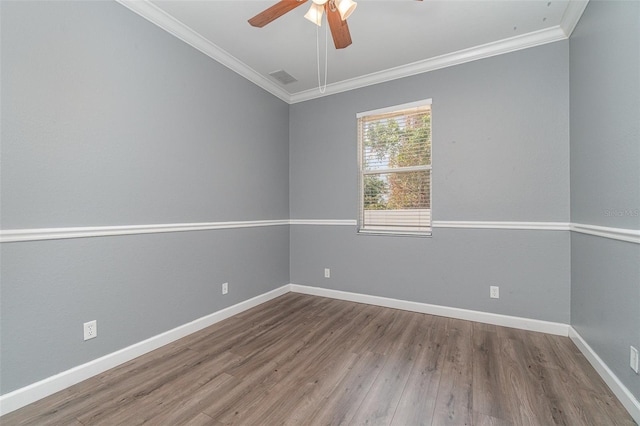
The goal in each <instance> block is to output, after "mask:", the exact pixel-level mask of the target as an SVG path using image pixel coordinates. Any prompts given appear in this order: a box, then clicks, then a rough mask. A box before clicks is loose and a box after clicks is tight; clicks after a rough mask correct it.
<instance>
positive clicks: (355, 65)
mask: <svg viewBox="0 0 640 426" xmlns="http://www.w3.org/2000/svg"><path fill="white" fill-rule="evenodd" d="M117 1H119V2H120V3H122V4H123V5H124V6H126V7H128V8H129V9H131V10H133V11H134V12H136V13H138V14H140V15H142V16H143V17H145V18H147V19H148V20H150V21H151V22H153V23H155V24H157V25H158V26H160V27H162V28H164V29H165V30H167V31H169V32H170V33H172V34H174V35H176V36H177V37H179V38H181V39H182V40H184V41H185V42H187V43H189V44H191V45H192V46H194V47H196V48H197V49H199V50H201V51H202V52H204V53H205V54H207V55H209V56H211V57H213V58H214V59H216V60H218V61H219V62H221V63H222V64H224V65H226V66H228V67H229V68H231V69H233V70H234V71H236V72H238V73H239V74H241V75H243V76H244V77H246V78H248V79H249V80H251V81H253V82H254V83H256V84H258V85H260V86H262V87H263V88H265V89H266V90H268V91H269V92H271V93H273V94H274V95H276V96H278V97H279V98H281V99H283V100H285V101H287V102H289V103H294V102H299V101H303V100H307V99H312V98H315V97H319V96H322V94H320V92H319V90H318V70H317V63H316V42H317V34H319V41H320V55H321V56H320V58H321V61H323V60H324V59H323V58H324V45H325V28H326V27H327V25H326V21H325V22H324V23H323V26H322V28H320V31H319V33H318V32H317V28H318V27H316V26H315V25H314V24H312V23H311V22H309V21H307V20H306V19H304V17H303V15H304V14H305V13H306V11H307V9H308V8H309V5H310V4H311V2H308V3H307V4H303V5H302V6H300V7H298V8H296V9H294V10H292V11H291V12H289V13H287V14H285V15H284V16H282V17H280V18H278V19H276V20H275V21H273V22H271V23H270V24H268V25H267V26H265V27H264V28H254V27H252V26H250V25H249V24H248V23H247V20H248V19H249V18H251V17H253V16H254V15H256V14H258V13H259V12H261V11H262V10H264V9H266V8H268V7H270V6H271V5H273V4H275V3H276V2H277V0H253V1H243V0H229V1H222V0H208V1H203V0H200V1H195V0H117ZM587 1H588V0H470V1H462V0H424V1H413V0H387V1H379V0H378V1H376V0H360V1H358V7H357V8H356V10H355V12H354V13H353V15H351V17H350V18H349V19H348V24H349V30H350V32H351V38H352V40H353V44H352V45H350V46H349V47H347V48H345V49H340V50H336V49H335V48H334V46H333V42H332V39H331V34H329V36H328V37H329V38H328V43H329V48H328V86H327V90H326V93H325V95H326V94H331V93H337V92H341V91H344V90H349V89H352V88H356V87H362V86H366V85H369V84H375V83H379V82H383V81H388V80H391V79H394V78H399V77H404V76H407V75H412V74H416V73H420V72H425V71H429V70H433V69H438V68H443V67H446V66H450V65H455V64H459V63H463V62H468V61H471V60H476V59H481V58H485V57H489V56H494V55H497V54H501V53H506V52H510V51H514V50H518V49H523V48H526V47H531V46H536V45H540V44H544V43H549V42H553V41H557V40H562V39H566V38H567V37H568V36H569V35H570V34H571V31H572V30H573V28H574V27H575V25H576V23H577V22H578V19H580V16H581V15H582V12H583V11H584V8H585V6H586V3H587ZM278 70H285V71H286V72H288V73H289V74H291V75H292V76H293V77H295V78H296V79H297V80H298V81H297V82H294V83H290V84H287V85H282V84H280V83H278V82H277V81H276V80H275V79H273V78H272V77H270V76H269V73H271V72H273V71H278ZM322 72H324V70H322ZM323 82H324V76H323Z"/></svg>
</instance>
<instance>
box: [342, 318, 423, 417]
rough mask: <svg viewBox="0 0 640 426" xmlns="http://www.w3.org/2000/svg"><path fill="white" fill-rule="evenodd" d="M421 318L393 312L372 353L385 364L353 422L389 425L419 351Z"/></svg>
mask: <svg viewBox="0 0 640 426" xmlns="http://www.w3.org/2000/svg"><path fill="white" fill-rule="evenodd" d="M421 319H422V318H421V315H419V314H416V313H414V312H406V311H400V312H398V313H397V315H396V318H395V321H394V323H392V324H391V327H390V328H389V332H388V333H387V334H386V336H385V337H384V338H382V339H380V341H379V345H377V347H376V348H375V350H374V352H377V353H380V354H384V357H385V362H384V365H383V366H382V369H381V370H380V373H378V376H377V377H376V380H375V381H374V383H373V385H372V386H371V388H370V389H369V392H367V396H366V398H365V399H364V400H363V401H362V403H361V405H360V407H359V408H358V411H357V412H356V415H355V417H354V418H353V420H352V421H353V423H355V424H385V425H388V424H391V421H392V419H393V415H394V414H395V412H396V408H397V406H398V402H399V401H400V398H401V396H402V393H403V391H404V388H405V385H406V383H407V381H408V379H409V374H410V372H411V370H412V369H413V367H414V364H415V362H416V358H417V356H418V354H419V352H420V349H421V346H420V342H422V341H424V338H425V331H426V330H425V329H424V328H421V327H420V322H421V321H420V320H421Z"/></svg>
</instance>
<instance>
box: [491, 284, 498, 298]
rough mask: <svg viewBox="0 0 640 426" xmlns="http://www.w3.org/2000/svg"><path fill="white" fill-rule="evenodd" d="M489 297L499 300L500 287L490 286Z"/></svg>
mask: <svg viewBox="0 0 640 426" xmlns="http://www.w3.org/2000/svg"><path fill="white" fill-rule="evenodd" d="M489 297H491V298H492V299H499V298H500V287H498V286H497V285H492V286H490V287H489Z"/></svg>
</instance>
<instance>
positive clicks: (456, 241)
mask: <svg viewBox="0 0 640 426" xmlns="http://www.w3.org/2000/svg"><path fill="white" fill-rule="evenodd" d="M568 48H569V43H568V42H557V43H553V44H548V45H545V46H541V47H536V48H532V49H527V50H523V51H519V52H515V53H511V54H507V55H501V56H498V57H493V58H489V59H485V60H481V61H477V62H472V63H468V64H464V65H459V66H455V67H451V68H446V69H442V70H438V71H433V72H429V73H425V74H421V75H417V76H413V77H409V78H404V79H401V80H396V81H393V82H388V83H385V84H379V85H376V86H370V87H366V88H362V89H358V90H353V91H350V92H345V93H341V94H336V95H333V96H329V97H325V98H320V99H316V100H311V101H307V102H302V103H299V104H294V105H292V106H291V108H290V124H289V126H290V160H289V161H290V168H291V172H290V194H289V197H290V198H289V199H290V214H291V218H293V219H355V218H356V217H357V213H356V212H357V202H358V201H357V200H358V195H357V163H356V155H357V153H356V120H355V116H356V113H358V112H362V111H368V110H372V109H377V108H381V107H386V106H391V105H397V104H402V103H406V102H411V101H416V100H421V99H427V98H431V99H433V129H434V130H433V216H434V220H480V221H539V222H545V221H547V222H568V221H569V84H568V82H569V80H568V79H569V52H568ZM317 117H322V119H321V120H318V119H317ZM569 265H570V238H569V233H568V232H567V231H523V230H463V229H442V228H439V229H435V230H434V232H433V237H432V238H415V237H413V238H412V237H388V236H384V237H383V236H371V235H369V236H362V235H356V230H355V227H348V226H339V227H338V226H336V227H329V226H322V227H321V226H308V225H295V226H292V227H291V280H292V282H293V283H296V284H304V285H314V286H320V287H327V288H333V289H339V290H345V291H354V292H358V293H365V294H371V295H380V296H387V297H394V298H399V299H407V300H412V301H418V302H425V303H434V304H439V305H446V306H452V307H460V308H467V309H476V310H481V311H486V312H494V313H501V314H508V315H515V316H522V317H528V318H536V319H542V320H548V321H558V322H563V323H568V322H569V304H570V302H569V294H570V266H569ZM324 267H330V268H331V274H332V276H331V278H330V279H324V278H322V277H323V268H324ZM490 285H499V286H500V290H501V292H500V294H501V297H500V299H499V300H495V299H489V286H490Z"/></svg>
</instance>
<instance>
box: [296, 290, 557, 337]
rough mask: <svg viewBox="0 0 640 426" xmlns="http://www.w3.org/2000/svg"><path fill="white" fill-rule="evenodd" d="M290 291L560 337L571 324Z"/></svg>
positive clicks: (333, 293)
mask: <svg viewBox="0 0 640 426" xmlns="http://www.w3.org/2000/svg"><path fill="white" fill-rule="evenodd" d="M290 291H292V292H295V293H303V294H310V295H314V296H322V297H330V298H332V299H340V300H347V301H350V302H357V303H366V304H369V305H376V306H384V307H387V308H393V309H402V310H404V311H411V312H420V313H423V314H431V315H438V316H443V317H449V318H457V319H462V320H467V321H475V322H481V323H485V324H494V325H500V326H503V327H512V328H519V329H522V330H530V331H539V332H542V333H548V334H555V335H558V336H568V334H569V325H568V324H562V323H557V322H550V321H542V320H537V319H531V318H521V317H513V316H509V315H502V314H494V313H490V312H481V311H472V310H469V309H461V308H451V307H448V306H440V305H430V304H428V303H421V302H411V301H408V300H399V299H391V298H388V297H381V296H370V295H367V294H361V293H351V292H347V291H340V290H331V289H327V288H320V287H310V286H304V285H298V284H291V285H290Z"/></svg>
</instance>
